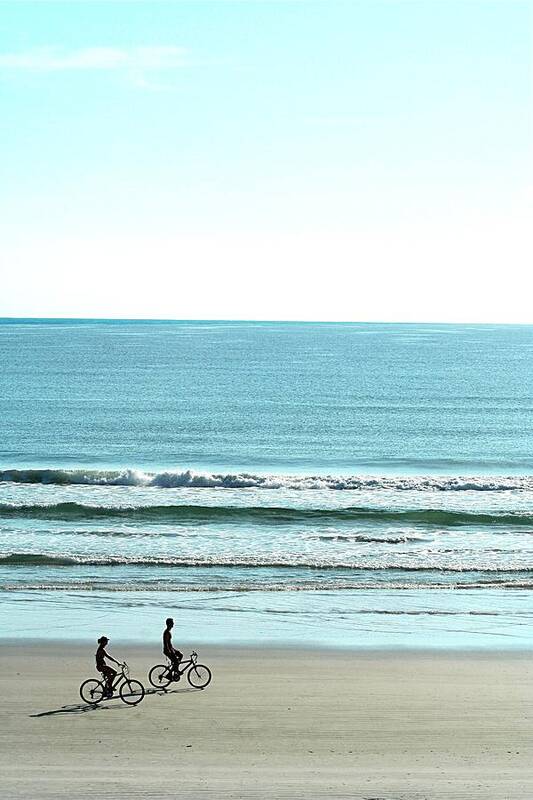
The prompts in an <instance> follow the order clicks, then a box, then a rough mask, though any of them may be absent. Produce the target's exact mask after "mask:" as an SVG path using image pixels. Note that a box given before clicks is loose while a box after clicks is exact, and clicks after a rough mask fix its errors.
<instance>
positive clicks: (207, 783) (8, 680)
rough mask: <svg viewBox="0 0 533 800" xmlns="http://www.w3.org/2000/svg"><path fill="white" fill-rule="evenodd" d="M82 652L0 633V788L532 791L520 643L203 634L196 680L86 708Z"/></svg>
mask: <svg viewBox="0 0 533 800" xmlns="http://www.w3.org/2000/svg"><path fill="white" fill-rule="evenodd" d="M93 650H94V648H93V647H91V646H86V645H85V646H84V645H79V644H78V645H74V644H68V643H66V642H62V643H58V644H57V645H55V646H52V645H50V644H46V645H37V644H33V645H24V646H21V645H16V644H13V643H11V644H10V643H7V644H4V645H3V646H2V648H1V655H0V691H1V702H0V713H1V723H2V724H1V734H0V735H1V739H0V775H1V783H0V796H1V797H2V798H3V799H4V798H73V799H74V800H78V799H79V798H89V797H90V798H96V799H97V800H100V798H152V799H155V798H180V800H189V798H203V797H205V798H221V800H225V798H248V797H249V798H267V797H268V798H295V799H296V800H297V799H298V798H322V797H327V798H351V800H360V799H361V800H362V799H363V798H365V800H370V798H372V800H377V798H379V800H382V799H383V800H405V799H407V798H409V800H422V798H469V799H470V798H483V799H484V800H487V799H488V798H495V799H497V800H512V798H528V800H531V798H533V762H532V755H533V753H532V741H533V707H532V700H533V674H532V670H531V666H530V663H531V656H530V655H528V654H515V655H509V654H502V653H493V654H490V655H488V654H485V655H482V654H474V653H432V654H431V653H402V652H398V653H394V652H392V653H381V652H373V653H368V652H366V653H365V652H363V653H358V652H350V653H346V652H344V653H342V652H327V651H316V652H309V651H297V650H285V651H283V650H272V649H265V650H246V649H242V650H240V649H239V650H231V651H229V650H221V649H215V648H205V649H202V650H201V653H200V655H201V660H202V661H205V662H206V663H208V664H209V665H210V666H211V667H212V669H213V675H214V678H213V682H212V684H211V686H209V687H208V689H206V690H205V691H192V690H190V688H188V687H187V686H186V685H181V683H180V684H174V687H175V688H174V689H172V691H170V692H169V693H168V694H163V693H153V694H148V695H147V696H146V697H145V699H144V701H143V702H142V703H141V704H140V705H139V706H137V707H133V708H131V707H127V706H125V705H124V704H123V703H122V702H121V701H120V700H119V699H116V700H111V701H108V702H105V703H104V704H102V705H101V706H99V707H96V708H93V707H88V706H85V705H84V704H82V703H81V702H80V700H79V697H78V686H79V684H80V682H81V681H82V680H83V679H85V678H86V677H92V676H93V674H94V673H93ZM111 652H113V653H114V654H115V655H116V656H122V657H125V658H126V660H127V661H128V662H129V663H130V666H131V670H132V677H138V678H140V679H141V680H142V681H143V682H144V683H145V684H146V685H147V683H148V682H147V679H146V673H147V669H148V667H149V666H150V665H151V664H153V663H157V661H160V656H159V654H158V650H157V648H142V647H120V646H119V645H118V644H117V643H113V647H112V649H111Z"/></svg>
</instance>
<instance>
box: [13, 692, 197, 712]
mask: <svg viewBox="0 0 533 800" xmlns="http://www.w3.org/2000/svg"><path fill="white" fill-rule="evenodd" d="M201 691H202V689H193V688H192V687H191V686H184V687H183V689H147V690H146V694H147V695H149V694H150V695H165V694H185V693H186V692H201ZM113 699H116V698H113ZM136 707H137V706H129V705H127V704H126V703H117V704H113V705H111V704H109V705H108V704H107V703H98V704H96V703H74V704H72V705H69V706H61V708H53V709H51V710H50V711H40V712H39V713H38V714H29V716H30V717H52V716H54V715H56V714H87V713H88V712H89V711H117V710H121V711H125V710H126V709H128V708H136Z"/></svg>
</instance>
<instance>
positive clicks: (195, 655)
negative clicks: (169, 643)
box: [165, 652, 198, 675]
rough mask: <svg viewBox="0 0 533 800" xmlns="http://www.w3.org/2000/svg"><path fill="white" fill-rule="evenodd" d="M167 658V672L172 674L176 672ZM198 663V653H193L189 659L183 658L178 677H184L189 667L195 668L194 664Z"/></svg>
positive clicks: (178, 669)
mask: <svg viewBox="0 0 533 800" xmlns="http://www.w3.org/2000/svg"><path fill="white" fill-rule="evenodd" d="M165 657H166V659H167V670H168V671H169V672H170V673H173V672H174V670H175V667H174V664H173V662H172V661H171V660H170V658H169V657H168V656H165ZM197 661H198V653H194V652H192V653H191V655H190V657H189V658H182V660H181V661H180V663H179V665H178V668H177V673H178V675H183V673H184V672H186V671H187V669H188V668H189V667H192V666H194V664H196V662H197Z"/></svg>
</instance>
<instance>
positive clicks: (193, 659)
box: [148, 651, 212, 689]
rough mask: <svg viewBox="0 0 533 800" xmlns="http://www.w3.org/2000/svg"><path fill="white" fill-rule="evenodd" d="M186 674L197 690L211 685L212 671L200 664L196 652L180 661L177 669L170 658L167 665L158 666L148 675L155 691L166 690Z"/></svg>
mask: <svg viewBox="0 0 533 800" xmlns="http://www.w3.org/2000/svg"><path fill="white" fill-rule="evenodd" d="M185 672H186V673H187V680H188V681H189V683H190V684H191V686H193V687H194V688H195V689H205V687H206V686H208V685H209V684H210V683H211V678H212V675H211V670H210V669H209V667H206V666H205V664H198V653H195V652H194V651H193V652H192V653H191V655H190V658H188V659H185V660H184V661H180V663H179V666H178V667H177V668H176V667H174V665H173V664H172V661H171V660H170V659H168V658H167V663H166V664H156V665H155V667H152V669H151V670H150V672H149V673H148V680H149V681H150V683H151V684H152V686H153V687H154V688H155V689H166V688H167V686H168V685H169V684H170V683H172V681H179V680H180V678H181V676H182V675H183V674H184V673H185Z"/></svg>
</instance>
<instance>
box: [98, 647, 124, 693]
mask: <svg viewBox="0 0 533 800" xmlns="http://www.w3.org/2000/svg"><path fill="white" fill-rule="evenodd" d="M106 644H109V639H108V638H107V636H101V637H100V638H99V639H98V650H97V651H96V654H95V658H96V669H97V670H98V672H101V673H102V675H103V676H104V679H105V682H106V695H107V696H110V695H112V694H113V681H114V680H115V677H116V674H117V671H116V670H115V669H113V668H112V667H109V666H108V665H107V664H106V663H105V659H106V658H108V659H109V660H110V661H113V662H114V663H115V664H117V665H118V666H119V667H120V666H121V664H120V661H117V659H116V658H113V656H110V655H109V653H107V652H106V649H105V646H106Z"/></svg>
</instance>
